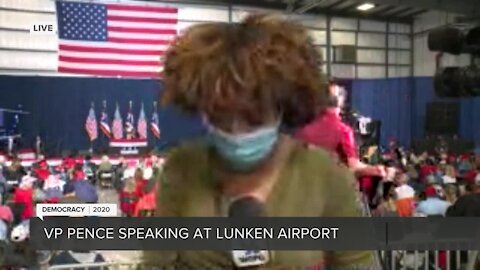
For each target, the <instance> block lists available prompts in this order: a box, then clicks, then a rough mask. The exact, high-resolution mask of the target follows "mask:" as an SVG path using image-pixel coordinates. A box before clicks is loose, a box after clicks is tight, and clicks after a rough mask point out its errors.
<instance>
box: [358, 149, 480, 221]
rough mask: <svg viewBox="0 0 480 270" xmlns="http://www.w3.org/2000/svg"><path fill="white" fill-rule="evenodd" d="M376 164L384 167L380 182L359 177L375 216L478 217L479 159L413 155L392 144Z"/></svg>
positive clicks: (463, 156)
mask: <svg viewBox="0 0 480 270" xmlns="http://www.w3.org/2000/svg"><path fill="white" fill-rule="evenodd" d="M369 158H372V156H371V155H370V156H369ZM376 162H378V163H382V164H383V165H384V166H385V167H386V171H387V174H386V176H385V177H384V178H383V179H375V177H368V176H367V177H360V181H361V185H362V190H363V191H364V193H365V194H366V195H367V196H368V198H369V201H370V206H371V207H372V210H373V213H374V215H377V216H400V217H411V216H480V203H479V202H480V194H479V191H480V190H479V188H480V156H477V155H476V154H474V153H464V154H460V155H455V154H450V153H446V152H441V153H438V152H433V153H427V152H424V153H414V152H413V151H405V150H401V148H399V147H397V146H396V143H394V142H392V143H391V148H390V149H389V151H386V152H385V153H383V154H382V157H381V158H380V159H378V158H376ZM380 180H381V181H380Z"/></svg>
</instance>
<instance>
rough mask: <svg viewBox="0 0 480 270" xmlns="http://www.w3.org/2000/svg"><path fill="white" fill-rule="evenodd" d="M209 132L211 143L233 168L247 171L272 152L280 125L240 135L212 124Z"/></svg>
mask: <svg viewBox="0 0 480 270" xmlns="http://www.w3.org/2000/svg"><path fill="white" fill-rule="evenodd" d="M208 134H209V140H210V143H211V144H212V145H213V146H214V147H215V149H216V150H217V152H218V153H219V155H220V156H221V157H222V158H224V159H225V160H227V161H228V162H229V163H230V164H231V166H232V169H234V170H237V171H245V170H249V169H251V168H252V167H254V166H255V165H256V164H258V163H259V162H260V161H262V160H264V159H265V158H266V157H267V156H268V155H269V154H270V152H271V151H272V149H273V147H274V146H275V143H276V142H277V140H278V136H279V126H278V125H274V126H270V127H264V128H260V129H257V130H255V131H253V132H250V133H244V134H238V135H236V134H230V133H226V132H224V131H221V130H219V129H217V128H214V127H212V126H210V127H209V133H208Z"/></svg>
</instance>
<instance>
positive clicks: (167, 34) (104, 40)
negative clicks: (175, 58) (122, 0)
mask: <svg viewBox="0 0 480 270" xmlns="http://www.w3.org/2000/svg"><path fill="white" fill-rule="evenodd" d="M56 8H57V20H58V31H59V32H58V35H59V50H58V51H59V55H58V71H59V72H64V73H76V74H87V75H97V76H123V77H138V78H151V77H158V76H159V75H160V73H161V71H162V65H163V64H162V60H161V58H162V55H163V54H164V53H165V50H166V49H167V47H168V45H169V44H170V42H171V41H172V40H173V39H174V38H175V36H176V34H177V30H176V29H177V9H176V8H170V7H151V6H149V7H147V6H140V5H119V4H94V3H80V2H64V1H57V2H56Z"/></svg>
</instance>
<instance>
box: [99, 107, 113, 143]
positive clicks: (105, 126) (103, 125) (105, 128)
mask: <svg viewBox="0 0 480 270" xmlns="http://www.w3.org/2000/svg"><path fill="white" fill-rule="evenodd" d="M108 122H109V120H108V114H107V109H106V108H104V109H103V111H102V117H101V118H100V130H101V131H102V132H103V134H105V136H107V137H108V138H111V137H112V130H111V129H110V124H109V123H108Z"/></svg>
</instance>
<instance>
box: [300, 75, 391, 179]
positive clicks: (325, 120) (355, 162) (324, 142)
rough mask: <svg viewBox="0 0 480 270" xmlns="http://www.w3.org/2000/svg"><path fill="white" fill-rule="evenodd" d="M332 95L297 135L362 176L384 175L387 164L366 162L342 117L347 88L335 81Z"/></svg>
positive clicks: (330, 92)
mask: <svg viewBox="0 0 480 270" xmlns="http://www.w3.org/2000/svg"><path fill="white" fill-rule="evenodd" d="M329 95H330V102H329V107H328V108H327V109H326V110H325V112H323V113H322V114H320V115H319V116H318V117H317V118H316V119H315V120H314V121H313V122H311V123H310V124H308V125H306V126H305V127H303V128H302V129H301V130H299V131H297V133H296V137H297V138H299V139H300V140H301V141H304V142H306V143H308V144H309V145H313V146H318V147H321V148H323V149H325V150H327V151H328V152H329V153H331V154H332V155H333V156H334V157H335V158H337V159H338V160H339V161H340V162H341V163H342V164H344V165H346V166H347V167H348V168H350V169H351V170H352V171H353V172H354V173H355V174H357V175H359V176H360V175H370V176H384V174H385V172H384V169H383V167H381V166H370V165H367V164H364V163H362V162H361V161H360V160H359V158H358V155H357V146H356V145H355V138H354V132H353V129H352V128H351V127H350V126H348V125H347V124H345V123H344V122H343V121H342V118H341V117H340V112H341V108H342V106H343V103H344V99H345V94H344V90H343V89H342V88H341V87H339V86H338V85H335V84H331V85H330V87H329Z"/></svg>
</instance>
